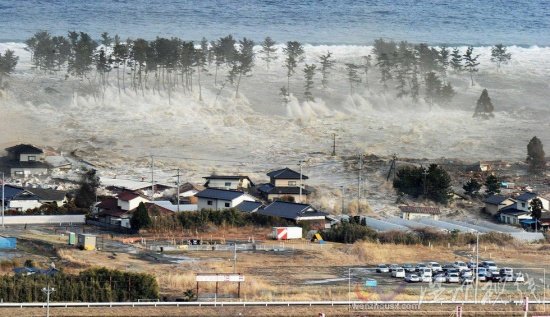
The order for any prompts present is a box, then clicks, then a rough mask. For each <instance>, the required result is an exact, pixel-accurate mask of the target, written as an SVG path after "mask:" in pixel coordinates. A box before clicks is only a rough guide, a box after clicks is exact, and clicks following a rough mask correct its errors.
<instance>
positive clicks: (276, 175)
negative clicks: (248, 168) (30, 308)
mask: <svg viewBox="0 0 550 317" xmlns="http://www.w3.org/2000/svg"><path fill="white" fill-rule="evenodd" d="M267 176H269V183H266V184H262V185H260V186H258V192H259V193H260V195H261V196H262V197H263V198H264V199H266V200H268V201H274V200H288V201H293V202H297V203H305V202H306V201H307V197H308V195H309V194H310V193H311V191H310V190H308V189H307V188H306V186H305V182H306V180H307V179H308V177H307V176H306V175H304V174H300V173H298V172H296V171H294V170H291V169H290V168H288V167H286V168H283V169H280V170H276V171H272V172H269V173H267ZM300 188H301V191H300ZM300 192H301V195H300Z"/></svg>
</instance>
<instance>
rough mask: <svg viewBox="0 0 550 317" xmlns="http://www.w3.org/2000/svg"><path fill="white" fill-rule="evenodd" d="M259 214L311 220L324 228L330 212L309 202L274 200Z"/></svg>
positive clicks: (293, 219)
mask: <svg viewBox="0 0 550 317" xmlns="http://www.w3.org/2000/svg"><path fill="white" fill-rule="evenodd" d="M258 214H261V215H264V216H271V217H280V218H283V219H286V220H291V221H294V222H296V223H298V222H309V223H312V224H314V225H317V227H320V228H324V227H325V223H326V217H327V216H328V213H326V212H322V211H319V210H317V209H315V208H313V207H312V206H311V205H309V204H300V203H292V202H287V201H274V202H272V203H271V204H269V205H267V206H265V207H264V208H261V209H259V210H258Z"/></svg>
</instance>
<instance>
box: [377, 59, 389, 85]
mask: <svg viewBox="0 0 550 317" xmlns="http://www.w3.org/2000/svg"><path fill="white" fill-rule="evenodd" d="M376 65H377V66H378V68H379V70H380V82H381V83H382V85H383V87H384V91H385V90H386V89H388V80H390V79H392V75H391V68H392V63H391V61H390V57H389V56H388V54H386V53H382V54H381V55H379V56H378V63H377V64H376Z"/></svg>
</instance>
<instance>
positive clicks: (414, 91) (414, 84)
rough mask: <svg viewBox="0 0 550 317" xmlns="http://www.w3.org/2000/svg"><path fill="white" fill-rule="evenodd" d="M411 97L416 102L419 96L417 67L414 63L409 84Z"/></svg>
mask: <svg viewBox="0 0 550 317" xmlns="http://www.w3.org/2000/svg"><path fill="white" fill-rule="evenodd" d="M410 87H411V89H410V91H411V98H412V99H413V100H414V101H415V102H417V101H418V97H419V96H420V82H419V81H418V67H417V66H416V65H414V67H413V69H412V73H411V84H410Z"/></svg>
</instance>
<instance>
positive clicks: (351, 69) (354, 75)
mask: <svg viewBox="0 0 550 317" xmlns="http://www.w3.org/2000/svg"><path fill="white" fill-rule="evenodd" d="M358 71H359V66H358V65H356V64H353V63H347V64H346V73H347V76H348V82H349V93H350V95H352V94H353V92H354V89H355V87H356V86H357V85H358V84H359V83H361V77H359V72H358Z"/></svg>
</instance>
